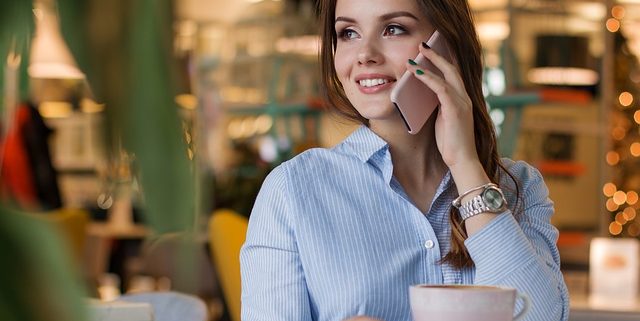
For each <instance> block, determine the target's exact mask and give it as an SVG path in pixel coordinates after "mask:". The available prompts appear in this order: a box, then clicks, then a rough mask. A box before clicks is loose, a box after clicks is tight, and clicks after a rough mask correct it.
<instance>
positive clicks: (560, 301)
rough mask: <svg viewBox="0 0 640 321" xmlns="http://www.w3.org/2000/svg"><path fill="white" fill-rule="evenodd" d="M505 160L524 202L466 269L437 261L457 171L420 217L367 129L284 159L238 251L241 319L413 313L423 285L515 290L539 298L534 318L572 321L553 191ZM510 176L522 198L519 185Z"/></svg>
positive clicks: (477, 246) (486, 232)
mask: <svg viewBox="0 0 640 321" xmlns="http://www.w3.org/2000/svg"><path fill="white" fill-rule="evenodd" d="M502 161H503V164H504V165H505V166H506V167H507V168H508V170H509V171H510V172H511V173H512V174H513V175H514V176H515V177H516V178H517V179H518V181H519V182H520V186H521V195H522V198H523V199H521V200H520V203H519V204H520V205H522V204H524V208H523V210H522V211H520V214H517V215H516V216H515V217H514V215H512V212H511V210H507V211H506V212H504V213H502V214H500V215H498V216H497V217H496V218H495V219H493V220H492V221H491V222H490V223H489V224H488V225H487V226H485V227H484V228H483V229H482V230H481V231H479V232H477V233H476V234H474V235H473V236H471V237H470V238H468V239H467V240H466V241H465V245H466V246H467V249H468V251H469V253H470V255H471V257H472V259H473V261H474V263H475V267H473V268H465V269H463V270H458V269H455V268H453V267H451V266H449V265H447V264H441V263H439V260H440V259H441V258H442V257H443V256H444V255H445V254H446V253H447V252H448V250H449V246H450V241H449V239H450V235H451V231H450V226H449V219H448V216H449V209H450V206H451V201H452V200H453V199H454V198H455V197H456V196H457V194H458V193H457V189H456V187H455V183H454V182H453V180H452V179H451V176H450V173H447V175H446V176H445V178H444V179H443V180H442V182H441V183H440V186H439V187H438V190H437V192H436V194H435V197H434V199H433V202H432V204H431V206H430V209H429V211H428V212H427V213H422V212H421V211H420V210H419V209H418V208H417V207H416V206H414V204H413V203H412V202H411V200H410V198H409V197H408V196H407V194H406V193H405V192H404V191H403V189H402V187H401V186H400V184H399V183H398V182H397V181H396V179H395V178H394V177H393V175H392V173H393V164H392V162H391V154H390V153H389V145H388V144H387V143H386V142H385V141H384V140H382V139H381V138H380V137H378V136H377V135H376V134H375V133H373V132H372V131H371V130H370V129H369V128H367V127H364V126H362V127H360V128H359V129H357V130H356V131H355V132H354V133H353V134H351V136H349V137H348V138H347V139H345V140H344V141H343V142H342V143H340V144H339V145H337V146H335V147H334V148H331V149H320V148H318V149H312V150H309V151H306V152H304V153H302V154H300V155H298V156H296V157H294V158H293V159H291V160H289V161H287V162H285V163H283V164H281V165H280V166H278V167H277V168H276V169H274V170H273V171H272V172H271V173H270V174H269V176H268V177H267V179H266V180H265V182H264V184H263V186H262V189H261V190H260V193H259V195H258V198H257V200H256V203H255V206H254V208H253V212H252V213H251V218H250V221H249V230H248V232H247V239H246V243H245V244H244V246H243V248H242V252H241V255H240V259H241V267H242V320H243V321H259V320H264V321H278V320H287V321H307V320H321V321H329V320H331V321H339V320H340V321H341V320H344V319H346V318H349V317H353V316H357V315H368V316H371V317H375V318H379V319H382V320H386V321H410V320H412V318H411V311H410V307H409V297H408V296H409V290H408V289H409V286H410V285H413V284H421V283H429V284H493V285H502V286H509V287H514V288H516V289H518V290H519V291H521V292H524V293H526V294H527V295H528V296H529V297H530V298H531V301H532V309H531V311H529V313H528V315H527V318H526V320H535V321H542V320H567V319H568V314H569V312H568V311H569V308H568V295H567V289H566V286H565V284H564V281H563V278H562V274H561V272H560V258H559V254H558V249H557V247H556V240H557V237H558V231H557V230H556V229H555V228H554V227H553V226H552V225H551V224H550V221H549V219H550V217H551V215H552V214H553V203H552V202H551V200H550V199H549V197H548V190H547V187H546V186H545V184H544V182H543V180H542V177H541V175H540V173H539V172H538V171H537V170H536V169H534V168H533V167H531V166H529V165H527V164H526V163H524V162H513V161H511V160H508V159H503V160H502ZM502 176H503V177H502V180H501V184H500V185H501V187H502V189H503V191H504V192H505V196H506V198H507V201H508V202H509V204H510V205H512V204H515V201H516V200H515V186H514V185H513V183H512V182H511V181H510V179H509V178H508V177H507V176H506V175H502ZM523 200H524V203H522V201H523ZM519 308H520V304H518V305H517V307H516V310H519Z"/></svg>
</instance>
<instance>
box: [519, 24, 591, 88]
mask: <svg viewBox="0 0 640 321" xmlns="http://www.w3.org/2000/svg"><path fill="white" fill-rule="evenodd" d="M592 66H593V58H592V57H591V55H590V54H589V38H587V37H582V36H572V35H538V36H537V37H536V61H535V67H534V68H532V69H531V70H530V71H529V72H528V75H527V76H528V79H529V81H531V82H532V83H536V84H540V85H560V86H592V85H595V84H596V83H597V82H598V80H599V75H598V73H597V72H596V71H595V70H593V69H592Z"/></svg>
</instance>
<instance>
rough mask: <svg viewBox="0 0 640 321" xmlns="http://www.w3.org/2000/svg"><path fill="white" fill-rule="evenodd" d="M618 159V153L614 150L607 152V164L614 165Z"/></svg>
mask: <svg viewBox="0 0 640 321" xmlns="http://www.w3.org/2000/svg"><path fill="white" fill-rule="evenodd" d="M619 161H620V154H618V153H617V152H614V151H610V152H608V153H607V164H609V165H611V166H614V165H617V164H618V162H619Z"/></svg>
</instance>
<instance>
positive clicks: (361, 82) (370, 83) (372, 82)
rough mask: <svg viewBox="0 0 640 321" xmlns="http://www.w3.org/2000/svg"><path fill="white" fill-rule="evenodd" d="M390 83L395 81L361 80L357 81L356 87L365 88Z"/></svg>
mask: <svg viewBox="0 0 640 321" xmlns="http://www.w3.org/2000/svg"><path fill="white" fill-rule="evenodd" d="M391 82H395V80H390V79H382V78H375V79H362V80H359V81H357V83H358V85H360V86H362V87H365V88H369V87H375V86H380V85H384V84H388V83H391Z"/></svg>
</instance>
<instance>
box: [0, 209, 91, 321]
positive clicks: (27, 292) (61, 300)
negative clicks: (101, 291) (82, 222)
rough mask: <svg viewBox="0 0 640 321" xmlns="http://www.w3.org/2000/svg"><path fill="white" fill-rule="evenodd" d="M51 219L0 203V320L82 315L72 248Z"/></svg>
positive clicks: (68, 319)
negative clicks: (19, 211) (2, 206)
mask: <svg viewBox="0 0 640 321" xmlns="http://www.w3.org/2000/svg"><path fill="white" fill-rule="evenodd" d="M62 244H63V241H62V240H60V238H59V235H58V234H56V233H54V232H53V229H52V225H50V224H48V223H47V222H46V221H44V220H38V219H36V218H35V216H27V215H24V214H23V213H16V212H12V211H10V210H7V209H6V208H3V209H0V252H2V257H3V260H2V261H3V262H2V264H0V284H1V287H0V320H2V321H42V320H65V321H81V320H87V317H86V309H85V308H84V307H85V304H86V303H85V301H84V293H83V292H82V290H81V289H82V287H81V286H80V283H79V279H78V278H77V277H76V276H77V273H74V272H76V271H75V270H74V269H75V268H76V267H75V266H73V264H71V263H70V262H74V261H73V259H72V257H71V254H70V253H69V252H68V251H66V250H67V249H66V248H64V247H63V246H62Z"/></svg>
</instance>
